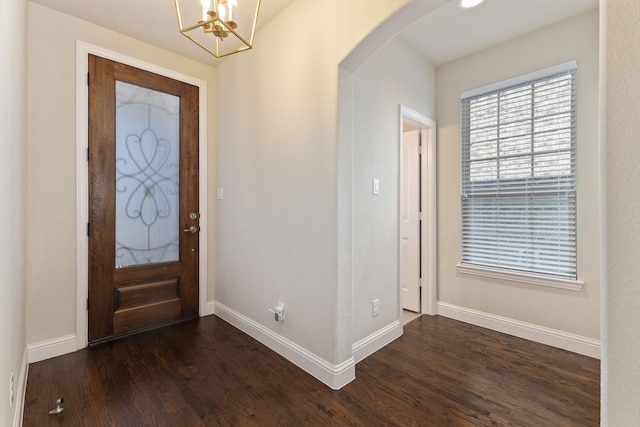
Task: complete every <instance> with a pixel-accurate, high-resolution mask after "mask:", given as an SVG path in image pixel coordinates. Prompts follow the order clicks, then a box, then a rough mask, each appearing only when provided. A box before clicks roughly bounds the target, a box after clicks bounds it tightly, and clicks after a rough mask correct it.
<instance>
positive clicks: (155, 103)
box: [115, 81, 180, 268]
mask: <svg viewBox="0 0 640 427" xmlns="http://www.w3.org/2000/svg"><path fill="white" fill-rule="evenodd" d="M179 123H180V98H179V97H177V96H174V95H170V94H166V93H163V92H158V91H155V90H151V89H147V88H144V87H140V86H136V85H132V84H129V83H124V82H121V81H116V248H115V250H116V268H122V267H129V266H135V265H142V264H152V263H159V262H170V261H177V260H178V259H179V243H178V242H179V210H178V202H179V179H178V178H179V164H180V159H179V130H180V126H179Z"/></svg>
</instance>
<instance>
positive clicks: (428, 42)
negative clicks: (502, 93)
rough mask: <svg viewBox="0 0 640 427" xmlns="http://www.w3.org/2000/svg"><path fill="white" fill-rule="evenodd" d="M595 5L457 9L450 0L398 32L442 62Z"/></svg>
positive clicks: (562, 2)
mask: <svg viewBox="0 0 640 427" xmlns="http://www.w3.org/2000/svg"><path fill="white" fill-rule="evenodd" d="M597 7H598V0H485V2H484V3H481V4H480V6H477V7H475V8H473V9H461V8H459V7H458V0H451V1H450V2H449V3H447V4H445V5H444V6H442V7H440V8H438V9H436V10H434V11H433V12H431V13H430V14H428V15H426V16H425V17H424V18H422V19H420V20H418V21H417V22H416V23H414V24H413V25H411V26H410V27H408V28H407V29H406V30H404V31H403V32H402V33H401V34H400V38H401V40H403V41H404V42H405V43H407V44H409V45H410V46H413V47H414V48H415V49H417V50H418V51H420V52H422V53H423V54H424V55H425V56H426V57H427V58H428V59H429V60H430V61H431V63H433V64H434V65H436V66H438V65H442V64H446V63H447V62H450V61H453V60H454V59H458V58H461V57H463V56H466V55H469V54H471V53H474V52H477V51H479V50H482V49H486V48H488V47H491V46H494V45H497V44H499V43H502V42H505V41H507V40H509V39H512V38H514V37H518V36H522V35H524V34H527V33H530V32H532V31H534V30H537V29H539V28H543V27H546V26H548V25H551V24H554V23H556V22H560V21H563V20H565V19H568V18H570V17H572V16H576V15H579V14H582V13H585V12H588V11H590V10H593V9H596V8H597Z"/></svg>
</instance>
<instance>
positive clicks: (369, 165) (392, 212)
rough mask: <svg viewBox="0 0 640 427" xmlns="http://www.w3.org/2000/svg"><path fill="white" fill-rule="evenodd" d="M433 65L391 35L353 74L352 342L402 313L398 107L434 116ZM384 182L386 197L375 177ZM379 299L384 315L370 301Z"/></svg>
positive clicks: (383, 189) (392, 320)
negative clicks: (374, 190) (375, 189)
mask: <svg viewBox="0 0 640 427" xmlns="http://www.w3.org/2000/svg"><path fill="white" fill-rule="evenodd" d="M435 83H436V80H435V67H434V66H433V65H431V63H429V62H428V61H427V60H426V59H425V58H424V57H423V56H422V55H420V54H418V53H416V52H414V51H412V50H411V49H410V48H408V47H407V46H406V45H404V44H403V43H401V42H400V41H397V40H393V41H391V42H390V43H388V44H386V45H385V46H384V47H383V48H382V49H380V50H379V51H378V52H376V54H375V55H374V56H373V57H371V58H370V59H369V60H368V61H367V62H366V63H364V64H363V65H362V66H361V67H360V68H358V70H357V71H356V72H355V73H354V74H353V110H354V113H353V116H354V117H353V189H352V191H353V341H354V342H358V341H359V340H361V339H363V338H365V337H367V336H369V335H370V334H372V333H374V332H376V331H378V330H380V329H382V328H384V327H385V326H387V325H389V324H391V323H392V322H394V321H396V320H399V319H400V318H401V313H400V310H399V307H400V301H399V297H400V294H399V289H400V284H399V283H398V281H399V265H398V250H399V248H398V242H399V236H398V230H399V229H398V221H399V217H398V215H399V206H398V203H399V193H398V190H399V181H398V180H399V158H398V154H399V140H398V136H399V131H400V130H399V105H400V104H402V105H404V106H407V107H409V108H411V109H412V110H414V111H417V112H420V113H422V114H423V115H425V116H427V117H431V118H433V117H435ZM373 178H378V179H379V180H380V195H378V196H373V195H372V194H371V181H372V179H373ZM376 298H377V299H379V300H380V314H379V315H378V316H377V317H375V318H374V317H373V316H372V311H371V303H372V301H373V300H374V299H376Z"/></svg>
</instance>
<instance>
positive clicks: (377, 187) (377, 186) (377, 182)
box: [372, 178, 380, 196]
mask: <svg viewBox="0 0 640 427" xmlns="http://www.w3.org/2000/svg"><path fill="white" fill-rule="evenodd" d="M372 187H373V188H372V193H373V195H374V196H377V195H379V194H380V180H379V179H378V178H373V183H372Z"/></svg>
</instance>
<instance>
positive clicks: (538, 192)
mask: <svg viewBox="0 0 640 427" xmlns="http://www.w3.org/2000/svg"><path fill="white" fill-rule="evenodd" d="M564 68H568V67H564ZM510 83H511V84H510V85H508V86H506V87H502V88H498V89H496V88H495V87H493V88H492V89H491V90H489V91H487V92H484V93H477V91H474V93H473V94H472V95H468V94H463V97H462V126H461V128H462V135H461V144H462V146H461V157H462V159H461V165H462V169H461V172H462V176H461V187H462V188H461V194H462V264H463V265H470V266H478V267H490V268H498V269H504V270H508V271H513V272H517V273H526V274H539V275H547V276H552V277H557V278H562V279H570V280H576V279H577V270H576V182H575V175H576V137H575V134H576V101H575V98H576V96H575V63H573V67H572V68H568V69H566V70H562V71H560V72H557V70H554V74H552V75H548V74H547V75H545V76H544V77H539V76H536V77H535V78H533V79H529V80H527V81H525V82H521V83H517V84H513V82H510Z"/></svg>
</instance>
